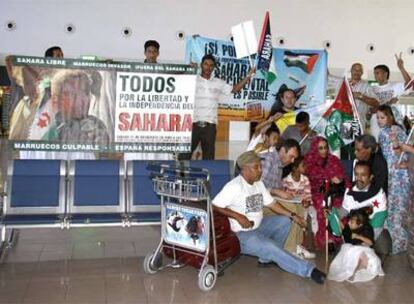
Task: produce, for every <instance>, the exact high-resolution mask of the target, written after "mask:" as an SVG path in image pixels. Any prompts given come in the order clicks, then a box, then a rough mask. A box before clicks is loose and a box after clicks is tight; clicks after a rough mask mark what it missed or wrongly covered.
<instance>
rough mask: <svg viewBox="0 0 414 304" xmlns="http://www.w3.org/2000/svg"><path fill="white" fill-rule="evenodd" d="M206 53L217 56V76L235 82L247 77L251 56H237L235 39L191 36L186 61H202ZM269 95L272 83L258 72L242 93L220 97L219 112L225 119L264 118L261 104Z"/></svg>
mask: <svg viewBox="0 0 414 304" xmlns="http://www.w3.org/2000/svg"><path fill="white" fill-rule="evenodd" d="M205 54H212V55H213V56H214V57H215V58H216V62H217V65H216V69H215V70H214V76H215V77H217V78H220V79H223V80H225V81H226V82H227V83H228V84H230V85H234V84H237V83H238V82H239V81H241V80H242V79H243V78H244V77H246V75H247V73H248V72H249V70H250V65H249V60H248V58H247V57H246V58H243V59H237V57H236V49H235V47H234V44H233V42H231V41H224V40H217V39H210V38H204V37H200V36H196V37H189V38H188V39H187V44H186V54H185V62H186V63H191V62H195V63H201V59H202V58H203V56H204V55H205ZM268 98H269V86H268V82H267V81H266V79H265V78H264V77H263V76H261V75H257V76H256V77H255V78H254V79H252V81H251V83H250V84H246V85H245V87H244V88H243V89H242V90H241V91H240V92H239V93H234V94H233V95H232V98H230V99H228V100H219V108H218V115H219V117H220V119H224V120H246V119H251V118H252V117H257V118H259V119H260V118H262V117H263V110H262V108H261V106H260V105H261V103H262V102H264V101H266V100H267V99H268ZM247 103H250V104H257V105H259V107H256V108H254V107H252V108H249V116H248V113H247V111H246V109H247V108H248V107H247Z"/></svg>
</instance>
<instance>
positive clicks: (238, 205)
mask: <svg viewBox="0 0 414 304" xmlns="http://www.w3.org/2000/svg"><path fill="white" fill-rule="evenodd" d="M260 161H261V159H260V157H259V156H258V155H257V154H256V153H255V152H253V151H248V152H244V153H243V154H241V155H240V156H239V157H238V158H237V165H238V166H239V168H240V175H238V176H237V177H236V178H234V179H233V180H231V181H230V182H228V183H227V184H226V185H225V186H224V188H223V189H222V190H221V191H220V192H219V193H218V194H217V196H216V197H215V198H214V199H213V205H214V207H215V210H217V211H218V212H220V213H221V214H224V215H225V216H228V217H229V219H230V226H231V230H232V231H233V232H235V233H236V235H237V237H238V238H239V241H240V248H241V253H243V254H247V255H252V256H256V257H258V258H259V262H260V263H262V264H263V263H271V262H272V263H276V264H277V265H278V266H279V267H280V268H282V269H283V270H285V271H287V272H290V273H293V274H296V275H298V276H301V277H304V278H312V280H314V281H315V282H316V283H318V284H323V283H324V281H325V277H326V275H325V274H324V273H323V272H321V271H320V270H318V269H317V268H316V267H315V265H313V264H312V263H309V262H308V261H305V260H302V259H300V258H298V257H295V256H294V255H292V254H291V253H289V252H288V251H286V250H285V249H283V245H284V243H285V241H286V238H287V236H288V233H289V230H290V224H291V223H290V222H291V221H294V222H296V223H300V224H303V223H304V219H303V218H302V217H300V216H298V215H297V214H295V213H291V212H290V211H289V210H287V209H286V208H284V207H283V206H282V205H280V204H279V203H278V202H276V201H274V200H273V198H272V196H271V194H270V192H269V191H268V190H267V189H266V187H265V185H264V184H263V182H262V181H261V180H260V178H261V175H262V169H261V162H260ZM264 205H265V206H267V207H268V208H270V209H271V210H273V211H274V212H275V213H277V214H279V215H274V216H267V217H263V206H264Z"/></svg>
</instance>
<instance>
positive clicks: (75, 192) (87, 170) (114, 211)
mask: <svg viewBox="0 0 414 304" xmlns="http://www.w3.org/2000/svg"><path fill="white" fill-rule="evenodd" d="M125 213H126V201H125V168H124V165H123V162H121V161H117V160H99V161H96V160H75V161H71V162H70V163H69V180H68V207H67V216H68V220H69V225H70V226H78V227H79V226H105V225H109V226H118V225H124V224H125V219H126V215H125Z"/></svg>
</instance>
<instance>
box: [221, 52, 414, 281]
mask: <svg viewBox="0 0 414 304" xmlns="http://www.w3.org/2000/svg"><path fill="white" fill-rule="evenodd" d="M396 61H397V66H398V68H399V69H400V71H401V73H402V76H403V77H404V83H397V84H395V83H392V84H391V83H389V82H388V79H389V75H390V71H389V68H388V67H387V66H385V65H378V66H376V67H375V68H374V75H375V79H376V81H377V82H378V86H376V87H372V86H370V85H369V84H368V82H366V81H363V80H362V78H361V76H362V74H363V67H362V65H361V64H360V63H355V64H353V65H352V67H351V79H349V83H350V86H351V90H352V94H353V98H354V100H355V104H356V108H357V111H358V114H359V115H358V116H359V118H360V122H361V125H362V130H361V133H362V135H360V136H358V137H357V138H355V141H354V144H353V151H352V152H353V153H351V155H352V154H354V155H355V158H354V159H353V161H352V173H351V174H347V173H346V169H347V168H344V162H342V161H341V159H339V158H338V157H337V156H336V155H334V154H333V153H332V152H331V151H330V148H329V144H328V140H327V139H326V138H324V137H321V136H318V135H317V134H316V133H315V132H314V131H313V130H312V129H311V128H310V125H309V115H308V113H306V112H303V111H301V112H299V113H297V112H298V109H297V108H296V107H295V103H296V97H297V93H296V92H295V91H294V90H291V89H289V88H285V89H284V90H281V91H279V92H278V98H279V106H275V107H272V111H271V113H270V114H269V116H268V118H267V119H266V120H264V121H263V122H261V123H259V124H258V125H257V126H256V129H255V131H254V133H253V137H252V139H251V141H250V143H249V145H248V147H247V152H245V153H243V154H242V155H240V156H239V158H238V160H237V166H238V170H239V172H240V175H239V176H237V177H236V178H235V179H234V180H233V181H231V182H229V183H228V184H227V185H226V186H225V187H224V188H223V190H222V192H220V193H219V194H218V195H217V196H216V197H215V198H214V200H213V204H215V205H216V206H217V209H218V210H219V211H220V212H222V213H223V214H225V215H227V216H228V217H229V218H230V221H231V222H232V223H233V224H232V227H235V228H234V231H236V232H237V234H238V236H239V239H240V242H241V250H242V253H245V254H248V255H253V256H257V257H258V263H259V264H260V265H263V264H264V263H266V264H268V263H275V264H277V265H278V266H279V267H280V268H282V269H284V270H286V271H289V272H291V273H294V274H297V275H300V276H303V277H311V278H312V279H314V280H315V281H316V282H318V283H323V282H324V280H325V278H326V275H325V274H324V273H322V272H320V271H319V270H317V268H315V266H309V263H308V262H306V261H305V259H311V258H314V257H315V253H314V252H311V251H312V250H316V255H317V254H318V253H321V250H322V249H324V248H326V247H328V248H329V252H331V253H333V255H334V256H335V257H334V259H333V261H332V263H331V266H330V270H329V273H328V276H327V278H328V279H331V280H335V281H345V280H347V281H351V282H359V281H368V280H371V279H373V278H375V277H376V276H382V275H384V272H383V270H382V266H383V265H384V263H385V261H386V258H387V257H388V256H389V255H392V254H399V253H403V252H405V251H406V250H407V244H408V228H409V227H408V225H409V221H408V217H409V215H410V214H409V213H410V212H411V210H412V200H413V192H412V190H413V189H412V188H413V185H412V183H411V180H412V177H411V179H410V176H409V175H410V174H413V173H412V172H409V170H408V165H407V163H408V158H409V154H410V153H413V152H414V147H413V146H412V145H410V144H407V135H408V134H409V131H410V128H411V125H410V123H409V121H408V120H407V118H405V119H403V118H402V115H401V114H400V112H399V110H398V108H397V107H396V103H397V102H398V97H399V96H400V95H401V94H402V93H403V92H404V91H405V89H406V87H407V85H409V83H410V81H411V78H410V75H409V74H408V72H407V71H406V70H405V68H404V62H403V60H402V57H401V55H400V56H396ZM338 80H339V78H338ZM275 104H276V102H275ZM286 113H293V115H296V122H295V124H293V125H286V120H285V121H283V119H281V118H283V117H284V116H285V114H286ZM411 144H412V142H411ZM301 154H302V155H301ZM246 159H248V160H249V161H246ZM348 162H349V161H348ZM348 164H349V163H348ZM236 180H237V182H235V181H236ZM236 188H237V189H236ZM269 195H270V196H269ZM270 197H272V199H271V198H270ZM252 200H253V201H254V202H255V203H254V204H253V205H254V208H253V207H252V206H253V205H252V203H251V201H252ZM275 206H277V208H275ZM252 208H253V209H254V210H253V209H252ZM259 213H260V217H259V216H258V214H259ZM286 213H287V214H286ZM253 214H254V216H253ZM280 216H285V220H286V217H287V218H290V220H291V222H290V224H291V225H289V226H290V229H289V232H287V231H286V227H283V229H282V228H281V227H280V225H278V224H277V223H276V222H277V221H281V220H280V219H279V218H280ZM269 217H270V219H269ZM272 218H274V219H273V220H274V221H275V223H274V226H273V229H274V230H273V231H271V228H269V224H268V222H270V221H272ZM248 223H250V224H248ZM287 223H288V221H287ZM302 228H303V229H304V230H305V231H306V233H304V231H303V230H302ZM282 231H283V234H282ZM309 233H310V234H311V235H312V237H313V241H312V242H310V243H309V242H308V243H306V242H305V239H304V235H306V234H309ZM281 238H282V239H283V241H281ZM286 256H289V258H286ZM300 260H302V262H300ZM292 267H293V268H292ZM306 267H308V268H306ZM312 267H313V270H312V271H311V270H309V269H312ZM303 269H307V271H306V272H303Z"/></svg>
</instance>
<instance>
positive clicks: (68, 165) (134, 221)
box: [0, 160, 233, 228]
mask: <svg viewBox="0 0 414 304" xmlns="http://www.w3.org/2000/svg"><path fill="white" fill-rule="evenodd" d="M157 163H161V164H167V165H174V166H178V167H188V166H190V167H192V168H203V169H206V170H208V172H209V175H210V195H211V197H214V196H215V195H216V194H217V193H218V191H220V189H221V188H222V187H223V186H224V185H225V184H226V183H227V182H228V181H229V180H230V178H231V171H232V169H233V165H232V162H231V161H227V160H214V161H190V162H177V163H175V162H174V161H161V162H157ZM151 164H153V163H150V162H149V161H139V160H137V161H127V162H124V161H117V160H75V161H63V160H62V161H60V160H14V161H12V162H11V163H10V165H9V168H8V176H7V182H6V186H5V190H6V195H5V198H4V203H3V212H2V217H1V223H0V224H1V225H2V227H3V228H5V227H12V228H24V227H40V226H42V227H51V226H58V227H62V228H69V227H76V226H77V227H83V226H104V225H108V226H111V225H112V226H131V225H143V224H153V223H159V222H160V197H158V196H157V194H156V193H155V192H154V190H153V189H154V187H153V181H152V174H153V172H151V170H150V169H149V167H151V166H150V165H151Z"/></svg>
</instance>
